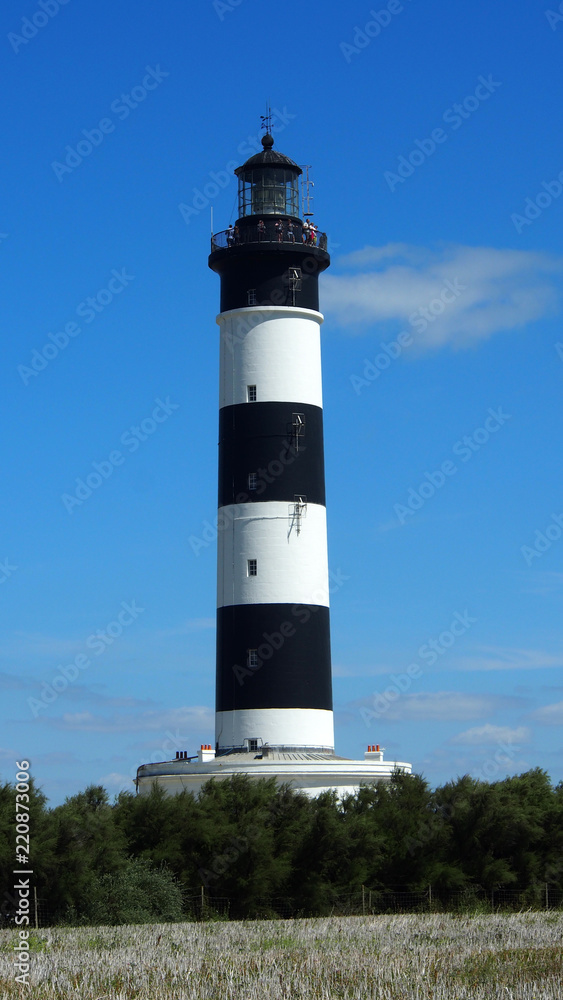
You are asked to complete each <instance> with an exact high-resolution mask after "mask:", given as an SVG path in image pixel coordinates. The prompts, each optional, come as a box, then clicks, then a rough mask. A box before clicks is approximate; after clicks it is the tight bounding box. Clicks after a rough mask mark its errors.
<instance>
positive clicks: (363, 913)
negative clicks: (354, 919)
mask: <svg viewBox="0 0 563 1000" xmlns="http://www.w3.org/2000/svg"><path fill="white" fill-rule="evenodd" d="M365 915H366V887H365V885H362V916H364V917H365Z"/></svg>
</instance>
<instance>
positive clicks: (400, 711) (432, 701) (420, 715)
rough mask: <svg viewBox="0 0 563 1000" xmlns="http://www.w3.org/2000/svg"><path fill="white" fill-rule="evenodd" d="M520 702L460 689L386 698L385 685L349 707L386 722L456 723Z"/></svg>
mask: <svg viewBox="0 0 563 1000" xmlns="http://www.w3.org/2000/svg"><path fill="white" fill-rule="evenodd" d="M515 705H519V706H520V705H521V702H520V701H519V699H517V698H513V697H506V696H499V695H488V694H467V693H464V692H459V691H434V692H420V691H419V692H414V693H413V694H404V695H401V696H400V697H396V696H395V697H394V699H392V700H390V699H389V698H387V697H386V694H385V689H384V685H381V690H380V692H375V693H374V695H372V696H371V697H369V698H362V699H361V700H360V701H357V702H354V703H353V704H352V705H351V706H349V708H356V709H362V708H366V709H368V710H370V709H371V710H372V711H373V712H375V713H376V717H379V718H380V719H382V720H384V721H388V722H399V721H401V722H404V721H409V722H417V721H420V722H429V721H432V720H434V721H443V722H455V721H465V720H468V721H469V720H470V719H482V718H486V717H487V716H490V715H491V714H492V713H493V712H495V711H497V710H498V709H499V708H507V707H514V706H515Z"/></svg>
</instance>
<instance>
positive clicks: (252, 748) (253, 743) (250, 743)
mask: <svg viewBox="0 0 563 1000" xmlns="http://www.w3.org/2000/svg"><path fill="white" fill-rule="evenodd" d="M248 749H249V750H250V752H251V753H255V752H256V750H258V740H249V741H248Z"/></svg>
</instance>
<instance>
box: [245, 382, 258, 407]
mask: <svg viewBox="0 0 563 1000" xmlns="http://www.w3.org/2000/svg"><path fill="white" fill-rule="evenodd" d="M246 395H247V398H248V402H249V403H255V402H256V386H255V385H247V387H246Z"/></svg>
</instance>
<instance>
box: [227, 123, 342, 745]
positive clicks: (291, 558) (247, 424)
mask: <svg viewBox="0 0 563 1000" xmlns="http://www.w3.org/2000/svg"><path fill="white" fill-rule="evenodd" d="M273 145H274V140H273V138H272V136H271V135H269V134H266V135H264V137H263V139H262V146H263V150H262V152H260V153H257V154H256V155H255V156H252V157H251V158H250V159H249V160H247V161H246V163H245V164H244V165H243V166H242V167H239V168H238V169H237V170H236V174H237V176H238V183H239V218H238V220H237V223H236V227H235V228H234V229H233V231H227V232H226V233H223V234H220V235H219V236H217V237H215V238H214V241H213V246H212V252H211V254H210V257H209V266H210V267H211V268H212V269H213V270H214V271H216V272H217V273H218V274H219V275H220V276H221V312H220V314H219V317H218V320H217V322H218V323H219V327H220V331H221V349H220V399H219V514H218V524H219V532H218V543H219V544H218V567H217V570H218V572H217V688H216V749H217V752H218V753H221V752H222V751H225V750H233V749H235V748H246V747H247V746H248V745H249V744H250V745H251V746H252V747H253V748H255V749H257V748H260V747H264V746H267V747H269V748H274V747H275V748H284V749H289V748H292V749H295V748H298V749H300V750H301V749H313V748H314V749H315V750H321V751H327V750H328V751H333V749H334V735H333V721H332V683H331V664H330V629H329V609H328V603H329V602H328V560H327V535H326V508H325V482H324V455H323V411H322V388H321V350H320V329H321V323H322V321H323V317H322V315H321V314H320V312H319V291H318V277H319V274H320V272H321V271H324V270H325V268H327V267H328V265H329V263H330V258H329V255H328V253H327V250H326V237H325V236H324V235H321V236H320V237H318V236H316V235H315V231H314V229H313V228H312V227H311V228H308V227H307V226H306V227H305V228H304V225H303V222H302V219H301V217H300V216H301V213H300V210H299V175H300V174H301V172H302V171H301V169H300V167H298V166H297V164H296V163H294V162H293V160H290V159H289V157H287V156H284V155H283V154H282V153H278V152H277V151H275V150H274V149H273V148H272V147H273ZM317 243H318V244H319V245H317Z"/></svg>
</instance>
